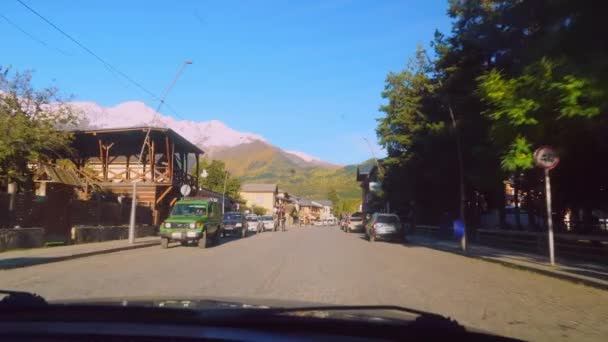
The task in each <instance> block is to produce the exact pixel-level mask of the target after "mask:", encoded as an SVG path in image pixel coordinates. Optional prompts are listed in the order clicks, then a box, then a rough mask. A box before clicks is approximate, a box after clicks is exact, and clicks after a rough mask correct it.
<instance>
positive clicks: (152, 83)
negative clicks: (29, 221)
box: [0, 0, 450, 164]
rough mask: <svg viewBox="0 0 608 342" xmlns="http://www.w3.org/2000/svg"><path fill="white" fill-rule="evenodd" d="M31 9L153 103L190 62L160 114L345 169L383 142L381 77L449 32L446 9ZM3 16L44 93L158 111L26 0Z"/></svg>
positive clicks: (259, 4) (385, 4) (358, 4)
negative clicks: (212, 123)
mask: <svg viewBox="0 0 608 342" xmlns="http://www.w3.org/2000/svg"><path fill="white" fill-rule="evenodd" d="M24 2H25V3H27V4H28V5H30V6H31V7H32V8H34V9H35V10H37V11H38V12H40V13H41V14H42V15H44V16H46V17H47V18H48V19H49V20H51V21H52V22H54V23H55V24H56V25H58V26H59V27H60V28H62V29H63V30H64V31H66V32H67V33H69V34H71V35H72V36H74V37H75V38H76V39H78V40H79V41H80V42H82V43H83V44H84V45H86V46H87V47H89V48H91V49H92V50H93V51H95V52H96V53H97V54H98V55H100V56H101V57H102V58H104V59H105V60H107V61H108V62H110V63H111V64H113V65H114V66H115V67H116V68H118V69H119V70H121V71H123V72H125V73H126V74H128V75H129V76H131V77H132V78H133V79H135V80H137V81H138V82H139V83H141V84H142V85H144V86H145V87H146V88H147V89H149V90H151V91H152V92H154V93H155V94H157V95H158V96H160V95H161V94H162V93H163V91H164V89H165V88H166V87H167V86H168V84H169V82H170V81H171V79H172V78H173V76H174V75H175V73H176V72H177V70H178V68H179V67H180V65H181V64H182V63H183V61H184V60H192V61H193V62H194V64H193V65H191V66H189V67H188V69H187V70H186V72H185V73H184V74H183V76H182V78H181V79H180V80H179V82H178V83H177V84H176V86H175V88H174V89H173V91H172V92H171V94H170V95H169V97H168V98H167V103H169V104H170V105H171V107H172V108H174V109H175V112H171V111H170V110H168V109H167V108H165V109H164V110H161V112H163V113H164V114H170V115H173V116H174V117H177V118H182V119H190V120H196V121H206V120H210V119H217V120H221V121H223V122H224V123H226V124H227V125H228V126H230V127H232V128H234V129H237V130H241V131H248V132H253V133H257V134H261V135H263V136H264V137H266V139H268V140H269V141H270V142H271V143H273V144H275V145H277V146H279V147H281V148H284V149H286V150H299V151H302V152H305V153H308V154H311V155H314V156H317V157H320V158H321V159H323V160H327V161H330V162H335V163H341V164H351V163H357V162H360V161H363V160H365V159H368V158H370V157H371V153H370V150H369V148H368V147H367V145H366V143H365V141H364V140H363V138H362V137H367V138H368V139H369V140H370V141H372V142H375V141H376V140H377V139H376V136H375V127H376V121H375V119H376V118H378V117H379V116H380V115H381V114H380V113H379V112H378V107H379V106H380V105H381V104H382V98H381V96H380V93H381V91H382V89H383V84H384V78H385V76H386V74H387V73H388V72H389V71H395V70H399V69H401V68H402V67H403V66H404V64H405V62H406V61H407V59H408V58H409V57H410V56H411V55H412V53H413V52H414V50H415V48H416V46H417V44H424V45H428V42H429V41H430V40H431V39H432V38H433V33H434V31H435V29H439V30H440V31H442V32H448V31H449V29H450V20H449V18H448V17H447V15H446V9H447V1H443V0H426V1H424V0H421V1H414V0H411V1H406V0H401V1H385V0H376V1H346V0H326V1H323V0H318V1H313V0H307V1H296V0H292V1H215V2H212V1H113V0H112V1H110V0H105V1H102V0H96V1H93V0H92V1H75V0H72V1H67V0H54V1H42V0H24ZM0 14H1V15H3V16H5V17H6V18H8V19H9V20H10V21H11V22H13V23H14V24H16V25H18V26H19V27H20V28H21V29H22V30H24V31H26V32H27V34H25V33H23V32H21V31H20V30H18V29H17V28H15V27H14V26H13V25H11V24H9V23H8V22H7V21H6V20H5V19H3V18H2V17H0V36H1V37H2V53H1V54H0V56H1V58H0V64H2V65H3V66H9V65H10V66H12V67H13V68H14V69H16V70H25V69H31V70H34V71H35V74H34V83H35V85H36V86H46V85H50V84H53V85H56V86H57V87H59V89H61V91H62V92H64V93H66V94H73V95H74V96H75V99H76V100H79V101H93V102H97V103H99V104H101V105H103V106H114V105H116V104H118V103H121V102H125V101H133V100H138V101H143V102H145V103H146V104H147V105H148V106H150V107H152V108H155V107H156V106H157V104H158V102H157V101H156V100H154V99H153V98H151V97H150V96H149V95H148V94H146V93H145V92H143V91H141V90H140V89H137V88H136V87H134V86H133V85H131V84H129V83H128V82H127V81H125V80H123V79H121V78H120V77H119V76H116V75H115V74H113V73H111V72H108V70H107V69H106V68H105V67H104V66H103V65H102V64H100V63H99V62H98V61H97V60H95V59H94V58H93V57H91V56H90V55H88V54H87V53H86V52H84V51H83V50H82V49H80V48H79V47H78V46H77V45H75V44H74V43H73V42H71V41H69V40H68V39H66V38H65V37H63V36H62V35H61V34H59V33H58V32H56V31H55V30H54V29H52V28H51V27H50V26H49V25H47V24H46V23H45V22H43V21H42V20H41V19H40V18H38V17H36V16H35V15H33V14H32V13H31V12H29V11H27V10H26V9H25V8H24V7H23V6H21V5H20V4H19V3H18V2H17V1H15V0H3V1H2V7H0ZM374 145H375V146H374V150H375V151H376V153H377V155H378V156H381V155H382V151H380V150H379V147H378V146H377V145H376V144H374Z"/></svg>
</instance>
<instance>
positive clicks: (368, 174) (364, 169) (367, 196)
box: [357, 165, 383, 213]
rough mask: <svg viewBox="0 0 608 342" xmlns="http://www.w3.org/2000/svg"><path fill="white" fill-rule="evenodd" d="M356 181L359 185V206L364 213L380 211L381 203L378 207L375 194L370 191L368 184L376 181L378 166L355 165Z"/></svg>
mask: <svg viewBox="0 0 608 342" xmlns="http://www.w3.org/2000/svg"><path fill="white" fill-rule="evenodd" d="M357 182H359V185H360V186H361V208H360V211H362V212H364V213H372V212H375V211H381V210H382V209H383V208H382V205H381V204H380V206H379V207H378V204H379V203H378V201H377V200H376V201H374V199H377V197H376V195H374V193H373V192H372V191H371V189H370V184H372V183H377V182H378V167H377V165H360V166H358V167H357Z"/></svg>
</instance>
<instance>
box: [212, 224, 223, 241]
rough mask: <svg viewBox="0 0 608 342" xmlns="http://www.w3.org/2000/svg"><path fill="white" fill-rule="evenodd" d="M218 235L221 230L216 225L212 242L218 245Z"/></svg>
mask: <svg viewBox="0 0 608 342" xmlns="http://www.w3.org/2000/svg"><path fill="white" fill-rule="evenodd" d="M220 235H221V230H220V228H219V227H218V228H217V231H216V232H215V234H213V244H214V245H219V244H220Z"/></svg>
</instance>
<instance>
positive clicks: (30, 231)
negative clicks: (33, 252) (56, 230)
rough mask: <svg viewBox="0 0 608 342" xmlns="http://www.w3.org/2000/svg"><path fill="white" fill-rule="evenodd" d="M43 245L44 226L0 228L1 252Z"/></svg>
mask: <svg viewBox="0 0 608 342" xmlns="http://www.w3.org/2000/svg"><path fill="white" fill-rule="evenodd" d="M43 245H44V229H43V228H15V229H0V252H2V251H5V250H8V249H16V248H36V247H42V246H43Z"/></svg>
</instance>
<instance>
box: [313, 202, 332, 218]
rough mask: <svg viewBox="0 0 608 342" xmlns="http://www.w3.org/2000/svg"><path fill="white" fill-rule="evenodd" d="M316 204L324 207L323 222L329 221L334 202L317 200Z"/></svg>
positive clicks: (322, 211)
mask: <svg viewBox="0 0 608 342" xmlns="http://www.w3.org/2000/svg"><path fill="white" fill-rule="evenodd" d="M314 202H316V203H318V204H320V205H322V206H323V208H322V209H321V217H320V218H321V220H327V219H329V218H331V217H332V211H333V206H334V204H333V202H332V201H330V200H315V201H314Z"/></svg>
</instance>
